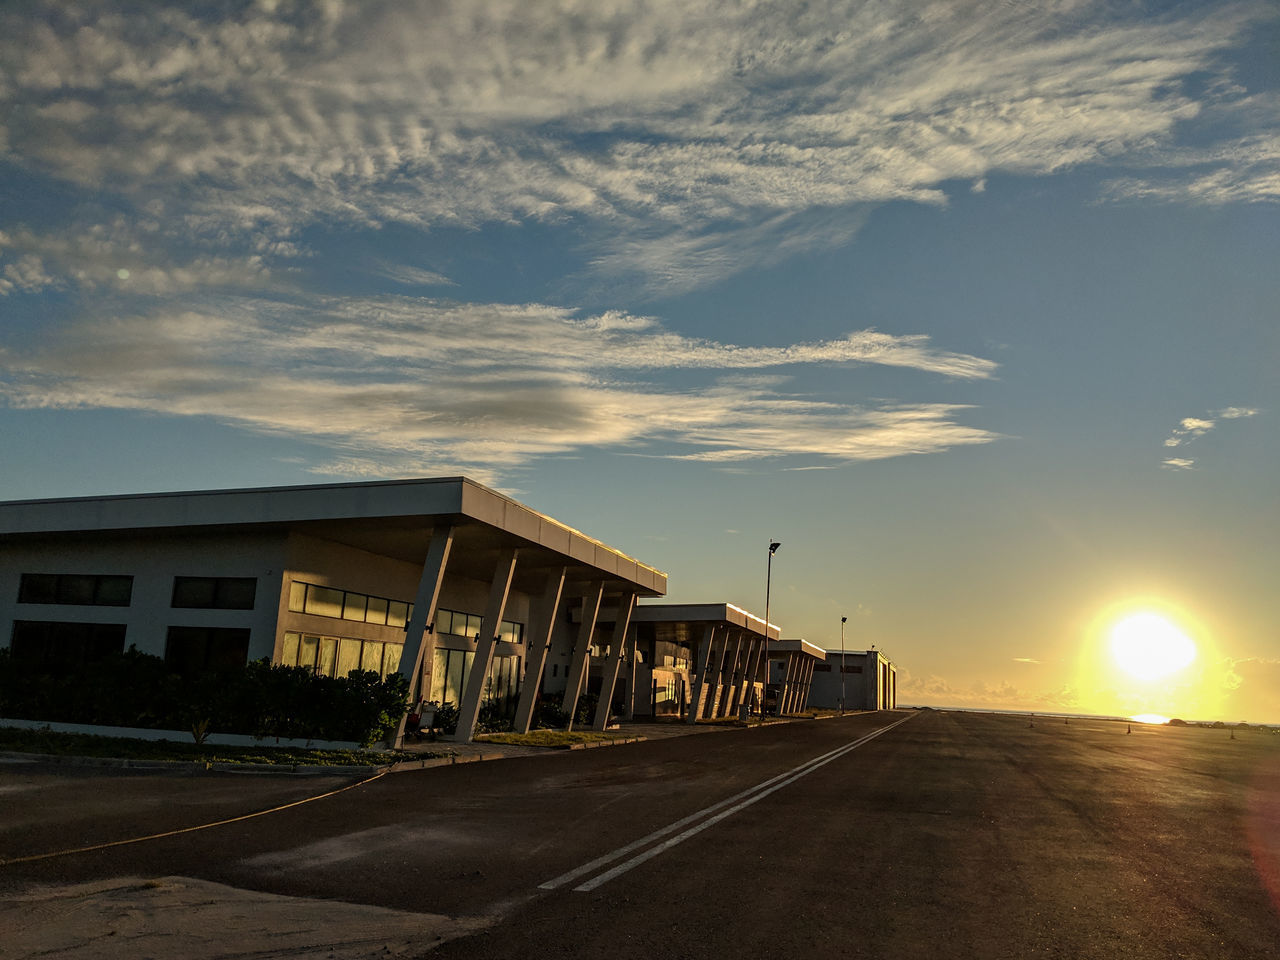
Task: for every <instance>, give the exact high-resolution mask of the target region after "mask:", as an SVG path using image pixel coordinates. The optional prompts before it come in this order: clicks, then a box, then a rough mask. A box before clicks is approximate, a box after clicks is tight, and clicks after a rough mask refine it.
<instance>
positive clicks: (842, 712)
mask: <svg viewBox="0 0 1280 960" xmlns="http://www.w3.org/2000/svg"><path fill="white" fill-rule="evenodd" d="M848 619H849V618H848V617H841V618H840V716H842V717H843V716H844V625H845V623H846V622H847V621H848Z"/></svg>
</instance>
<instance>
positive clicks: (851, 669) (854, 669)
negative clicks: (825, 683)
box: [840, 663, 862, 673]
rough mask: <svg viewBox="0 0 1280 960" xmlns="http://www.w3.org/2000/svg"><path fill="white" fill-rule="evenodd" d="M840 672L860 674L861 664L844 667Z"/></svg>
mask: <svg viewBox="0 0 1280 960" xmlns="http://www.w3.org/2000/svg"><path fill="white" fill-rule="evenodd" d="M840 672H841V673H861V672H862V664H860V663H855V664H852V665H847V666H845V667H844V668H843V669H842V670H841V671H840Z"/></svg>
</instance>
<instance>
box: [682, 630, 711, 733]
mask: <svg viewBox="0 0 1280 960" xmlns="http://www.w3.org/2000/svg"><path fill="white" fill-rule="evenodd" d="M715 638H716V628H715V627H714V626H713V625H708V626H707V627H706V629H704V630H703V631H702V640H701V641H699V643H698V652H697V661H696V663H695V664H694V665H695V666H696V667H697V673H696V674H694V680H693V697H692V699H691V700H690V702H689V713H688V715H687V716H686V717H685V718H684V719H685V723H697V722H698V714H699V713H700V712H701V710H702V696H703V693H704V691H705V690H706V686H707V665H708V664H709V663H710V662H711V645H712V643H713V642H714V641H715Z"/></svg>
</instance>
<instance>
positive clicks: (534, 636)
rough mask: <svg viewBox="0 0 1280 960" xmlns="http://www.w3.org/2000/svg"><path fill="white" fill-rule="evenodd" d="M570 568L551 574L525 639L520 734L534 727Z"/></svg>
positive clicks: (518, 715)
mask: <svg viewBox="0 0 1280 960" xmlns="http://www.w3.org/2000/svg"><path fill="white" fill-rule="evenodd" d="M567 569H568V568H567V567H557V568H556V569H554V570H552V571H551V572H550V573H548V574H547V582H546V585H545V586H544V587H543V589H542V599H541V600H540V601H539V602H538V604H537V606H535V607H534V609H533V611H532V612H533V616H531V617H530V618H529V620H530V623H529V633H528V635H526V636H525V638H524V654H525V657H524V659H525V667H524V682H523V683H522V685H521V687H520V699H519V700H518V701H517V703H516V718H515V721H514V723H513V724H512V728H513V729H514V730H515V732H516V733H528V732H529V727H530V726H532V724H533V708H534V705H535V704H537V702H538V694H539V692H540V691H541V690H542V674H543V671H544V670H546V668H547V651H548V650H550V649H551V631H552V630H553V629H554V628H555V625H556V613H557V611H559V609H560V595H561V593H563V592H564V576H565V572H566V570H567Z"/></svg>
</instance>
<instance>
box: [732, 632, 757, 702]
mask: <svg viewBox="0 0 1280 960" xmlns="http://www.w3.org/2000/svg"><path fill="white" fill-rule="evenodd" d="M759 646H760V641H759V640H758V639H756V637H755V636H753V635H751V634H748V632H744V635H742V662H741V663H740V664H739V667H737V696H736V698H735V701H733V712H735V713H737V712H740V710H741V709H742V707H744V705H748V707H749V705H750V703H751V684H753V681H754V680H755V676H754V675H753V673H751V666H753V664H754V663H755V660H756V658H758V657H759V653H760V652H759Z"/></svg>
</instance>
